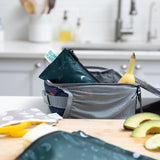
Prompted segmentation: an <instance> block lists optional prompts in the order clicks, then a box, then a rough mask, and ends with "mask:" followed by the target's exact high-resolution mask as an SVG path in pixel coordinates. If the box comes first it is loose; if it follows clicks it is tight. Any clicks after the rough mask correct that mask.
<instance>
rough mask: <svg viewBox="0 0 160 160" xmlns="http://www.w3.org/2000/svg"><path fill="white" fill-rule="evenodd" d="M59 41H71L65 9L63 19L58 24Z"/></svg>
mask: <svg viewBox="0 0 160 160" xmlns="http://www.w3.org/2000/svg"><path fill="white" fill-rule="evenodd" d="M59 41H60V42H67V41H71V26H70V24H69V22H68V16H67V11H64V16H63V21H62V24H61V26H60V31H59Z"/></svg>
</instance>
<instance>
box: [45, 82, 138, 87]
mask: <svg viewBox="0 0 160 160" xmlns="http://www.w3.org/2000/svg"><path fill="white" fill-rule="evenodd" d="M46 83H47V85H49V86H53V85H56V86H62V87H65V86H71V87H72V86H87V85H96V86H98V85H114V86H115V85H116V86H131V87H139V85H135V84H130V83H65V84H63V83H55V84H52V82H50V81H49V82H48V81H46Z"/></svg>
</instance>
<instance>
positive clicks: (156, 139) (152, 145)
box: [144, 134, 160, 150]
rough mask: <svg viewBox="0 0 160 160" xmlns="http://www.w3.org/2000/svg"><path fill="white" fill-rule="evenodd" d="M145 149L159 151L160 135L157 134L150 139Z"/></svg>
mask: <svg viewBox="0 0 160 160" xmlns="http://www.w3.org/2000/svg"><path fill="white" fill-rule="evenodd" d="M144 146H145V148H146V149H148V150H159V149H160V134H156V135H154V136H152V137H151V138H149V139H148V140H147V141H146V142H145V145H144Z"/></svg>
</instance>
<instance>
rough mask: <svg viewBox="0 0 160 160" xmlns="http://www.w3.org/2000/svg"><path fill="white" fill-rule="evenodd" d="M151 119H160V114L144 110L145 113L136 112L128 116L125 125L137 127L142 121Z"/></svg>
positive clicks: (131, 127)
mask: <svg viewBox="0 0 160 160" xmlns="http://www.w3.org/2000/svg"><path fill="white" fill-rule="evenodd" d="M149 120H160V116H159V115H158V114H155V113H149V112H143V113H137V114H134V115H133V116H130V117H128V118H127V119H126V120H125V122H124V124H123V127H124V128H125V129H131V130H133V129H135V128H136V127H137V126H139V125H140V124H141V123H143V122H145V121H149Z"/></svg>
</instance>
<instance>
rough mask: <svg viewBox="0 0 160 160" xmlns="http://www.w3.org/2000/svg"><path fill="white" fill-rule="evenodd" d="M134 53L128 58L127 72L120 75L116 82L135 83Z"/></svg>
mask: <svg viewBox="0 0 160 160" xmlns="http://www.w3.org/2000/svg"><path fill="white" fill-rule="evenodd" d="M135 59H136V57H135V53H133V54H132V56H131V58H130V63H129V67H128V69H127V72H126V73H125V74H124V75H123V76H122V77H121V79H120V80H119V81H118V83H131V84H135V77H134V75H133V67H134V62H135Z"/></svg>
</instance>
